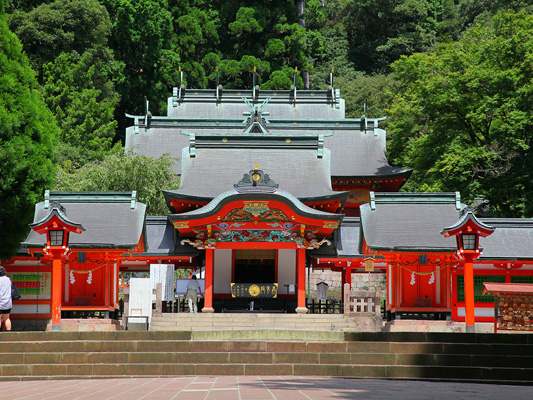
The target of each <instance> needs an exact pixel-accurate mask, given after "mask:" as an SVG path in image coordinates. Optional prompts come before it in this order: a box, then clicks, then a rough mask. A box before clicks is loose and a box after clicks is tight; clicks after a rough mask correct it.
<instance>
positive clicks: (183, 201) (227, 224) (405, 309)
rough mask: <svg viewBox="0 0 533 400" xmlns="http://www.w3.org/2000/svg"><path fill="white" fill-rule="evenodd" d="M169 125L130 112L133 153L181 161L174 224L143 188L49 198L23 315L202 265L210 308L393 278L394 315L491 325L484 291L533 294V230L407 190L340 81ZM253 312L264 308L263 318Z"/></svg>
mask: <svg viewBox="0 0 533 400" xmlns="http://www.w3.org/2000/svg"><path fill="white" fill-rule="evenodd" d="M167 108H168V110H167V115H166V116H154V115H152V113H151V112H150V110H149V104H148V102H147V103H146V112H145V114H144V115H128V117H130V118H131V119H132V124H133V125H132V126H131V127H129V128H128V129H127V131H126V148H127V149H132V150H133V151H135V152H138V153H140V154H143V155H148V156H152V157H159V156H161V155H162V154H164V153H170V154H171V155H172V156H173V157H176V158H178V159H179V163H177V164H176V165H175V169H174V171H175V172H176V173H177V174H178V175H180V177H181V183H180V188H179V189H177V190H164V191H163V193H162V194H161V195H162V196H164V199H165V200H166V204H167V206H168V209H169V214H168V215H166V216H147V215H146V207H145V205H144V204H142V203H140V202H139V201H138V199H137V195H136V193H135V192H130V193H122V192H76V193H75V192H68V193H66V192H50V191H47V192H46V193H45V194H44V198H43V201H42V202H40V203H38V204H36V206H35V218H34V222H33V224H31V228H32V231H31V233H30V234H29V236H28V238H27V239H26V240H25V241H24V242H23V243H22V244H21V250H20V252H19V254H18V255H17V256H16V257H14V258H13V259H11V260H7V261H4V262H2V265H4V266H5V268H6V270H7V272H8V275H9V276H11V278H12V280H13V283H14V284H15V285H16V286H17V287H18V288H19V289H20V292H21V294H22V299H21V300H19V301H17V302H16V303H14V306H13V313H12V317H13V318H14V319H17V318H18V319H39V320H43V321H47V320H50V319H51V320H52V322H51V324H52V329H53V330H59V329H60V328H59V326H60V325H59V324H60V320H61V316H62V315H63V317H65V316H66V315H68V312H71V311H87V312H90V311H104V312H105V313H106V315H109V316H113V315H115V314H116V312H117V310H118V308H119V305H118V303H119V272H121V271H146V270H149V268H150V265H153V264H166V265H168V264H172V265H174V267H175V268H177V269H185V268H187V269H199V270H202V271H203V273H204V275H203V277H204V278H205V299H204V306H203V309H202V311H203V312H207V313H211V312H222V311H224V310H232V309H233V308H235V307H239V305H240V304H242V302H243V301H245V302H249V301H255V302H256V307H257V309H259V307H261V309H263V310H266V311H268V310H276V311H285V312H297V313H307V312H308V308H307V306H308V301H309V299H308V298H307V297H306V293H309V287H308V275H307V273H308V272H309V271H315V270H323V269H330V270H332V271H337V272H339V273H340V274H341V276H342V279H343V283H348V284H351V282H352V274H353V273H372V274H374V273H380V274H385V275H386V310H387V316H388V318H402V317H406V316H407V317H408V316H413V315H417V314H431V315H432V316H433V317H434V318H437V319H452V320H454V321H465V319H466V321H467V328H468V326H469V325H470V326H471V325H472V324H473V321H474V319H475V321H483V322H489V321H493V320H494V317H493V315H494V311H493V310H494V303H493V300H492V297H490V296H482V295H481V291H482V288H483V283H484V282H500V283H533V246H531V243H533V220H531V219H493V218H479V217H477V216H475V215H474V213H473V211H472V210H471V209H470V208H469V207H467V206H466V205H465V204H463V203H462V202H461V198H460V194H459V193H405V192H400V191H399V190H400V189H401V187H402V185H403V184H404V183H405V182H406V180H407V179H408V178H409V176H410V174H411V172H412V171H411V170H410V169H408V168H401V167H396V166H391V165H390V164H389V163H388V161H387V158H386V132H385V131H384V130H383V129H381V128H380V127H379V122H380V121H382V120H383V119H373V118H367V117H366V116H362V117H361V118H356V119H352V118H346V117H345V103H344V100H343V99H342V98H341V96H340V91H339V90H338V89H335V88H334V87H333V85H331V86H330V88H329V89H328V90H305V91H300V90H297V89H296V88H295V87H293V88H292V89H291V90H261V89H260V88H259V86H256V85H255V84H254V86H253V89H251V90H227V89H223V88H222V86H220V85H217V89H198V90H195V89H187V88H185V86H184V85H183V84H181V83H180V86H178V87H177V88H175V89H174V91H173V95H172V96H171V97H170V98H169V99H168V105H167ZM252 309H253V308H252Z"/></svg>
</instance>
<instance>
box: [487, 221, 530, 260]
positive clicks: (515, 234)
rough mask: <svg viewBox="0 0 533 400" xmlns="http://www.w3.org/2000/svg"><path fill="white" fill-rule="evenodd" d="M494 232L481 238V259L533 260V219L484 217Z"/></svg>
mask: <svg viewBox="0 0 533 400" xmlns="http://www.w3.org/2000/svg"><path fill="white" fill-rule="evenodd" d="M481 221H482V222H483V223H485V224H487V225H489V226H492V227H494V228H495V229H494V232H493V233H492V234H491V235H490V236H488V237H485V238H479V247H481V248H482V253H481V256H480V257H479V259H480V260H520V259H528V260H533V245H532V244H533V219H526V218H505V219H504V218H482V219H481Z"/></svg>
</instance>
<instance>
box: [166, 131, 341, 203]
mask: <svg viewBox="0 0 533 400" xmlns="http://www.w3.org/2000/svg"><path fill="white" fill-rule="evenodd" d="M192 140H193V139H191V146H189V147H186V148H185V149H183V152H182V158H181V162H182V171H183V173H182V177H181V184H180V188H179V189H178V190H172V191H171V190H168V191H164V192H163V193H164V194H165V198H166V199H167V202H168V200H169V198H188V199H199V200H202V201H210V200H211V199H214V198H215V197H216V196H218V195H219V194H220V193H223V192H226V191H227V190H228V188H231V187H233V184H234V183H235V182H238V181H239V180H240V179H241V178H242V177H243V171H248V170H250V168H251V167H253V166H254V165H258V166H259V168H260V169H261V170H263V171H265V172H266V173H268V174H269V175H270V177H271V178H272V179H273V180H274V181H276V182H277V183H278V184H279V187H280V189H282V190H285V191H286V192H290V193H291V194H293V195H294V196H295V197H297V198H298V199H299V200H300V201H302V200H305V201H307V200H310V199H316V200H317V201H323V200H330V199H345V198H346V195H347V194H346V193H344V192H336V191H333V190H332V188H331V179H330V175H329V171H330V163H331V153H330V151H329V150H327V149H322V148H320V143H319V139H318V138H317V137H316V136H315V137H309V138H303V137H301V138H296V139H294V138H292V139H289V138H287V137H286V136H280V137H277V138H275V137H270V138H269V141H265V142H264V143H262V144H261V145H257V146H255V147H254V144H253V143H251V142H250V141H247V139H246V138H245V137H229V136H228V137H219V138H218V139H217V141H218V143H219V144H216V143H213V138H212V137H211V136H207V135H206V136H205V137H202V136H201V135H196V136H195V139H194V141H195V147H193V144H192ZM202 141H203V142H202ZM202 143H203V144H202Z"/></svg>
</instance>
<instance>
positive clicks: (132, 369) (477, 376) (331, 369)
mask: <svg viewBox="0 0 533 400" xmlns="http://www.w3.org/2000/svg"><path fill="white" fill-rule="evenodd" d="M531 372H532V370H531V369H526V368H493V367H489V368H487V367H458V366H427V365H424V366H397V365H375V364H368V365H366V364H358V365H352V364H308V363H302V364H295V363H280V364H261V363H257V364H246V363H235V364H202V363H168V364H160V363H131V364H120V363H113V364H31V365H17V364H4V365H2V366H1V367H0V379H2V380H15V379H37V378H42V379H50V378H63V379H64V378H67V377H68V378H71V379H74V378H87V377H89V376H90V377H93V378H94V377H106V378H124V377H160V376H176V375H299V376H343V377H358V378H382V379H383V378H388V379H390V378H394V379H421V378H422V379H439V380H442V379H445V380H457V381H469V382H487V381H490V382H493V383H525V384H531V383H532V382H533V381H532V379H531Z"/></svg>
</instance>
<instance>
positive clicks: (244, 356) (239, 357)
mask: <svg viewBox="0 0 533 400" xmlns="http://www.w3.org/2000/svg"><path fill="white" fill-rule="evenodd" d="M228 354H229V362H230V363H241V364H252V363H259V364H271V363H272V362H273V359H274V357H273V356H274V355H273V353H228Z"/></svg>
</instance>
